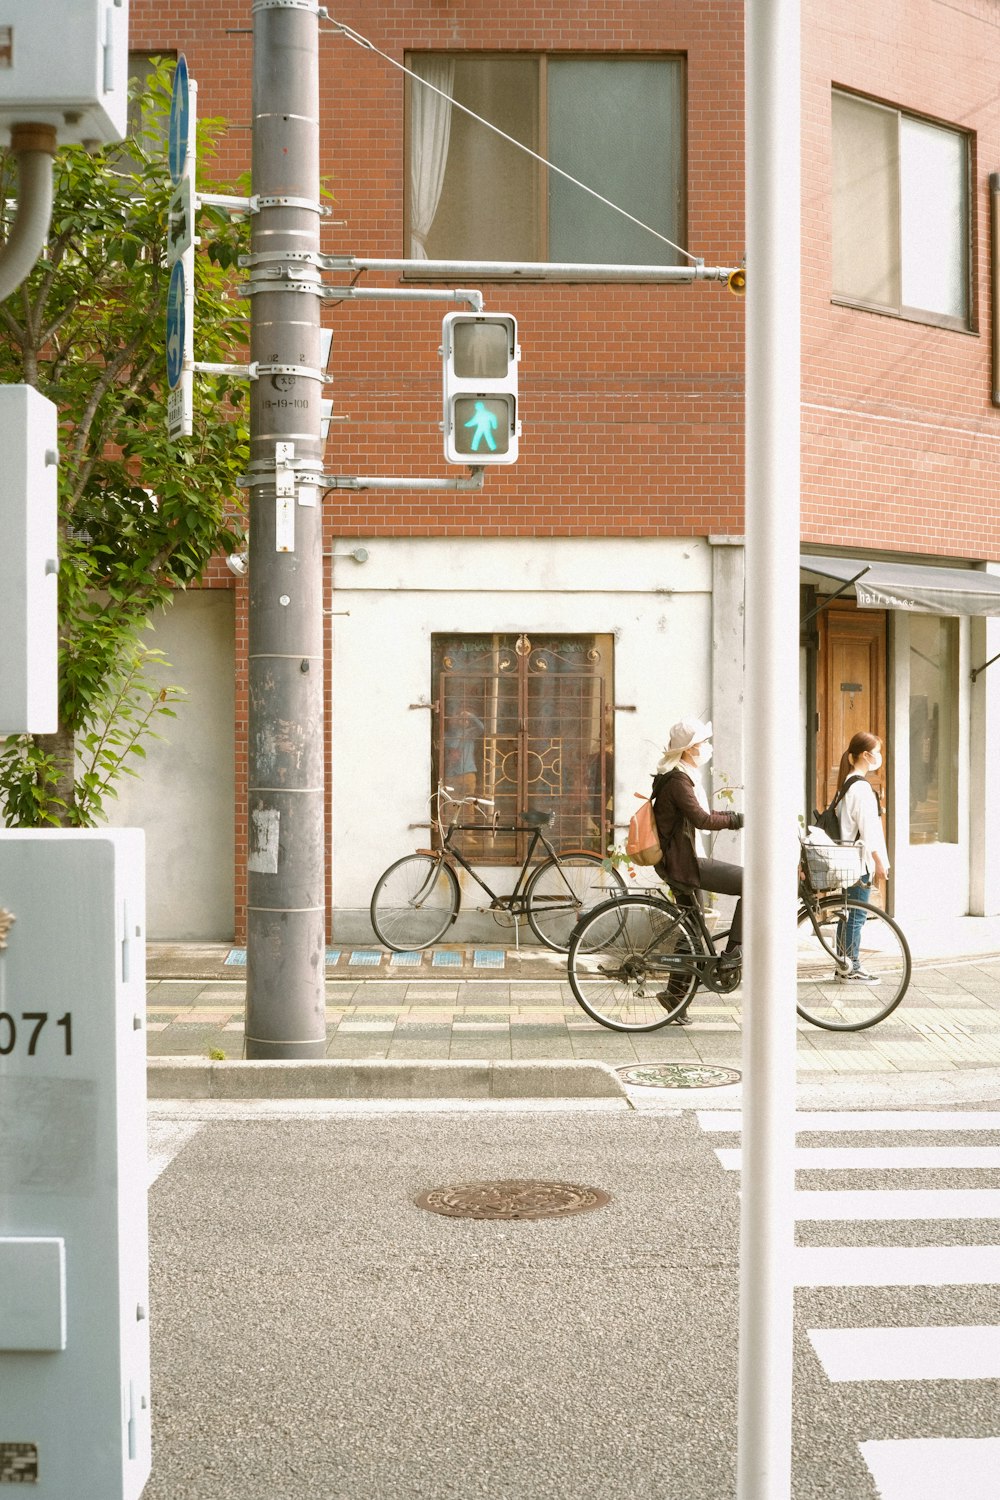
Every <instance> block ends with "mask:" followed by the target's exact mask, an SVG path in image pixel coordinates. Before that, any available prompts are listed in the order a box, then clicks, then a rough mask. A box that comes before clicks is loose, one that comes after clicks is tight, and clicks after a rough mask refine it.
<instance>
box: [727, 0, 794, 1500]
mask: <svg viewBox="0 0 1000 1500" xmlns="http://www.w3.org/2000/svg"><path fill="white" fill-rule="evenodd" d="M746 18H747V19H746V44H747V45H746V118H747V129H746V151H747V196H746V207H747V356H746V362H747V363H746V367H747V402H746V423H747V428H746V507H747V568H746V578H747V586H746V604H747V618H746V661H747V679H746V685H747V692H746V703H747V710H746V716H745V728H746V747H747V755H746V761H747V769H746V788H747V791H746V808H747V838H746V889H747V896H746V903H745V904H746V928H745V933H746V957H747V962H746V964H745V966H744V974H745V981H746V983H745V999H744V1005H745V1014H744V1033H743V1037H744V1090H743V1172H742V1189H743V1192H742V1208H741V1225H740V1232H741V1248H740V1355H739V1416H738V1437H737V1496H738V1500H785V1497H788V1496H789V1495H790V1494H791V1411H792V1267H791V1259H792V1247H793V1239H794V1228H793V1218H792V1201H793V1200H792V1193H793V1187H794V1172H793V1164H792V1152H793V1148H794V1143H795V1125H794V1111H795V895H796V885H795V870H796V864H797V855H798V843H797V835H796V817H797V813H798V804H799V796H798V790H799V786H800V783H801V774H800V767H799V765H798V750H799V736H798V732H797V722H798V721H797V714H796V708H795V705H796V704H797V703H798V637H799V621H798V597H799V594H798V575H799V402H800V373H799V365H800V359H799V347H800V331H799V325H800V302H799V293H800V269H799V267H800V256H799V241H800V204H801V181H800V103H799V91H800V86H801V84H800V79H801V65H800V48H799V29H800V0H747V7H746Z"/></svg>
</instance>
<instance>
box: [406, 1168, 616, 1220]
mask: <svg viewBox="0 0 1000 1500" xmlns="http://www.w3.org/2000/svg"><path fill="white" fill-rule="evenodd" d="M414 1201H415V1202H416V1205H417V1207H418V1208H426V1209H428V1210H429V1211H430V1212H431V1213H432V1214H446V1215H447V1216H448V1217H449V1218H452V1219H559V1218H565V1217H566V1215H567V1214H583V1213H586V1212H587V1211H588V1210H589V1209H592V1208H603V1207H604V1205H605V1203H610V1202H611V1195H610V1193H605V1192H604V1191H603V1190H602V1189H601V1188H595V1187H586V1186H584V1185H583V1184H581V1183H578V1182H538V1181H534V1180H531V1179H527V1180H526V1179H523V1178H516V1177H515V1178H506V1179H504V1180H503V1181H501V1182H460V1183H457V1184H456V1185H455V1186H453V1187H436V1188H429V1189H428V1190H427V1192H426V1193H420V1194H419V1195H418V1196H417V1198H416V1199H415V1200H414Z"/></svg>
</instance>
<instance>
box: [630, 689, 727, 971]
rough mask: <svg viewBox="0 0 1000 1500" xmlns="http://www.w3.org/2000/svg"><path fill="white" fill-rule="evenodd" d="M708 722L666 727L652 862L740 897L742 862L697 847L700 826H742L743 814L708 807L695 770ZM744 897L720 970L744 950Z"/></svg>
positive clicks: (674, 876) (705, 753)
mask: <svg viewBox="0 0 1000 1500" xmlns="http://www.w3.org/2000/svg"><path fill="white" fill-rule="evenodd" d="M711 738H712V724H711V721H709V722H708V723H707V724H705V723H703V722H702V721H701V720H700V719H681V721H680V722H679V723H677V724H675V725H674V726H673V728H672V729H671V731H670V743H669V745H668V746H667V748H666V749H665V750H664V752H663V758H662V760H661V761H660V763H659V765H658V766H657V768H656V775H655V776H654V777H653V790H652V794H651V796H652V802H653V812H654V815H655V817H656V828H657V832H658V833H659V835H660V848H661V849H662V850H663V858H662V860H661V861H660V863H659V864H658V865H656V866H655V867H654V868H655V870H656V873H657V875H659V877H660V879H661V880H664V881H666V883H667V884H668V885H671V886H673V885H675V884H679V885H681V886H691V887H693V888H694V889H696V890H699V891H716V892H718V893H719V894H720V895H723V896H736V897H737V898H742V894H743V867H742V865H734V864H729V863H728V862H727V861H725V860H721V859H709V858H707V857H706V856H705V855H704V854H703V853H702V851H701V848H700V841H699V832H700V831H702V830H704V831H708V832H714V831H716V830H718V829H721V828H742V827H743V814H742V813H738V812H712V811H711V809H710V808H709V805H708V798H707V797H706V795H705V790H704V788H703V786H702V783H701V777H700V775H699V774H698V773H699V770H700V768H702V767H704V766H707V765H708V762H709V761H710V760H711V758H712V746H711V743H710V741H711ZM742 944H743V902H742V899H738V900H737V902H736V910H735V911H734V912H733V921H732V926H731V928H730V931H729V940H728V942H727V944H726V948H725V951H724V952H723V953H722V955H721V956H720V959H719V968H720V970H725V969H727V968H729V969H734V968H736V967H737V965H738V964H739V963H740V961H741V959H742V956H743V946H742Z"/></svg>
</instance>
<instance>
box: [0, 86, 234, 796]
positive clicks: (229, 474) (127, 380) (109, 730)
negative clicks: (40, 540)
mask: <svg viewBox="0 0 1000 1500" xmlns="http://www.w3.org/2000/svg"><path fill="white" fill-rule="evenodd" d="M170 76H171V67H170V64H168V63H162V64H161V65H159V66H158V67H157V68H155V70H154V71H153V73H152V74H151V76H150V78H149V79H148V81H147V82H146V84H145V85H144V86H143V87H142V88H141V89H138V90H136V92H135V97H134V106H135V109H136V110H137V112H138V113H137V118H139V119H141V122H142V126H141V130H140V132H139V133H138V134H137V135H135V136H133V137H132V138H131V139H130V140H129V141H128V142H126V143H124V144H123V145H121V146H117V147H113V148H108V149H106V150H104V151H101V152H98V153H96V154H90V153H88V152H87V151H85V150H83V149H82V148H78V147H69V148H66V149H61V150H60V152H59V154H58V156H57V157H56V161H55V201H54V209H53V214H52V226H51V231H50V235H49V242H48V246H47V249H46V251H45V254H44V255H43V257H42V258H41V259H40V260H39V262H38V264H37V265H36V267H35V269H34V270H33V272H32V273H31V275H30V276H29V277H28V278H27V280H26V281H25V282H24V283H23V284H22V285H21V286H20V287H19V288H18V289H17V291H16V292H14V293H13V294H12V296H10V297H9V298H8V299H7V300H6V301H5V302H3V303H0V380H3V381H8V382H15V383H17V382H23V383H25V384H28V385H32V386H35V387H36V388H37V389H38V390H39V391H41V392H42V393H43V394H44V395H46V396H48V397H49V399H50V400H52V401H53V402H55V404H56V406H57V407H58V408H59V417H60V456H59V520H60V525H59V530H60V572H59V613H60V637H61V649H60V684H59V712H60V730H59V733H58V735H55V736H34V737H30V736H12V737H11V738H10V739H8V740H7V741H6V743H5V744H4V745H3V746H2V747H0V811H2V816H3V818H4V820H5V821H6V822H7V823H16V824H22V825H27V826H43V825H45V824H52V823H62V824H67V825H77V826H87V825H90V824H92V823H94V822H96V821H98V820H99V818H100V817H101V814H102V808H103V802H104V798H105V797H106V796H107V795H109V794H112V795H113V792H114V783H115V781H116V779H117V778H118V777H119V776H120V775H123V774H127V773H129V772H133V773H134V770H135V765H134V764H133V762H135V761H137V760H138V759H140V758H141V752H142V743H143V741H144V740H145V739H146V738H148V737H149V736H150V735H151V734H152V733H153V732H154V729H153V726H154V723H155V721H156V720H157V718H158V717H159V716H161V715H163V714H167V713H172V712H173V710H172V707H171V705H172V704H173V703H175V702H176V701H177V699H178V697H179V696H180V690H179V689H177V688H174V687H171V688H167V689H161V687H160V686H159V685H158V683H157V682H156V681H154V680H153V679H152V678H151V677H150V676H149V672H150V669H151V667H154V666H156V665H157V664H158V663H157V656H158V653H155V652H150V651H149V650H148V648H146V647H145V646H144V645H143V644H142V637H143V635H144V633H145V627H146V625H147V623H148V622H149V621H150V620H151V619H152V617H154V616H155V614H156V613H157V611H159V610H160V609H162V608H165V607H166V606H167V605H168V604H169V603H170V600H171V598H172V596H173V593H174V591H175V590H176V589H178V588H185V587H187V586H188V585H189V584H193V583H196V582H197V581H198V580H199V579H200V578H201V576H202V574H203V573H204V571H205V569H206V567H207V565H208V563H209V561H210V559H211V558H212V557H213V556H214V555H216V554H218V553H219V552H223V553H230V552H233V551H236V550H238V549H239V548H240V547H241V546H242V545H243V542H244V533H243V526H242V501H241V498H240V491H239V488H238V485H237V479H238V477H239V476H240V474H241V473H242V472H243V471H244V469H245V467H246V463H247V456H248V432H247V424H246V408H247V402H246V397H245V391H244V389H243V388H242V386H241V385H240V384H239V383H238V382H234V381H233V380H232V379H231V378H230V377H205V376H200V375H196V376H195V390H194V430H193V433H192V435H191V437H190V438H184V439H181V440H180V441H179V442H175V443H173V444H172V443H170V442H169V440H168V438H167V427H166V397H167V392H166V373H165V354H164V348H165V319H166V297H167V287H168V284H169V267H168V266H167V263H166V227H167V204H168V200H169V197H170V192H171V185H170V179H169V174H168V171H167V164H166V151H165V140H166V119H167V116H168V113H169V98H170ZM219 129H220V122H219V121H206V122H204V123H203V124H201V125H200V126H199V143H198V158H199V162H203V161H205V160H206V159H209V158H210V157H211V155H212V154H213V142H214V140H215V138H216V137H217V134H218V132H219ZM198 185H199V187H200V188H201V189H202V190H204V191H212V190H214V191H216V192H219V191H229V192H232V191H233V189H232V188H229V189H225V188H220V187H219V186H218V185H215V184H210V183H207V182H203V181H201V180H199V184H198ZM16 193H17V173H16V166H15V163H14V161H13V158H11V157H10V156H9V155H7V154H4V153H0V222H2V224H3V225H4V231H5V232H9V228H10V224H11V222H12V213H13V210H12V208H11V199H12V198H15V197H16ZM198 228H199V231H200V233H201V235H202V241H203V243H202V247H201V250H200V251H199V252H198V253H197V254H196V256H195V265H196V270H195V288H196V304H195V322H194V339H195V357H196V359H198V360H201V361H206V362H211V363H228V362H233V361H238V360H239V359H240V358H241V357H243V354H244V349H245V344H246V340H247V322H246V314H245V304H242V303H241V302H240V301H239V299H238V298H237V296H236V295H235V290H236V284H235V280H234V268H235V266H236V263H237V258H238V256H239V254H240V253H241V251H242V250H244V249H245V248H246V247H245V236H246V227H245V225H239V224H237V225H234V224H232V223H231V222H230V220H229V218H228V216H227V215H226V214H225V213H224V212H223V211H222V210H218V209H214V210H213V209H209V210H203V211H202V214H201V216H200V221H199V225H198Z"/></svg>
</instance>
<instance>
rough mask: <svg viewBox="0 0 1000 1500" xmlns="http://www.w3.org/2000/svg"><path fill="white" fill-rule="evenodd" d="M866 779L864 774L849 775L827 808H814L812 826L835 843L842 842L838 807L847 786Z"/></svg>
mask: <svg viewBox="0 0 1000 1500" xmlns="http://www.w3.org/2000/svg"><path fill="white" fill-rule="evenodd" d="M864 779H865V778H864V777H863V776H848V778H847V780H846V781H845V782H844V785H843V786H842V787H841V788H840V791H839V792H838V793H837V795H836V796H835V797H834V799H833V801H832V802H831V803H830V806H829V807H828V808H826V809H825V810H824V811H823V812H820V811H819V810H818V809H816V808H814V809H813V815H812V826H813V827H814V828H819V829H820V830H821V831H822V832H823V833H825V834H826V836H827V838H830V839H833V842H834V843H835V844H839V843H840V842H841V837H840V818H839V817H838V816H837V808H838V807H839V806H840V804H841V802H842V801H843V799H844V794H845V792H846V791H847V788H848V787H849V786H853V785H854V783H855V782H856V781H864ZM880 811H881V809H880Z"/></svg>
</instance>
